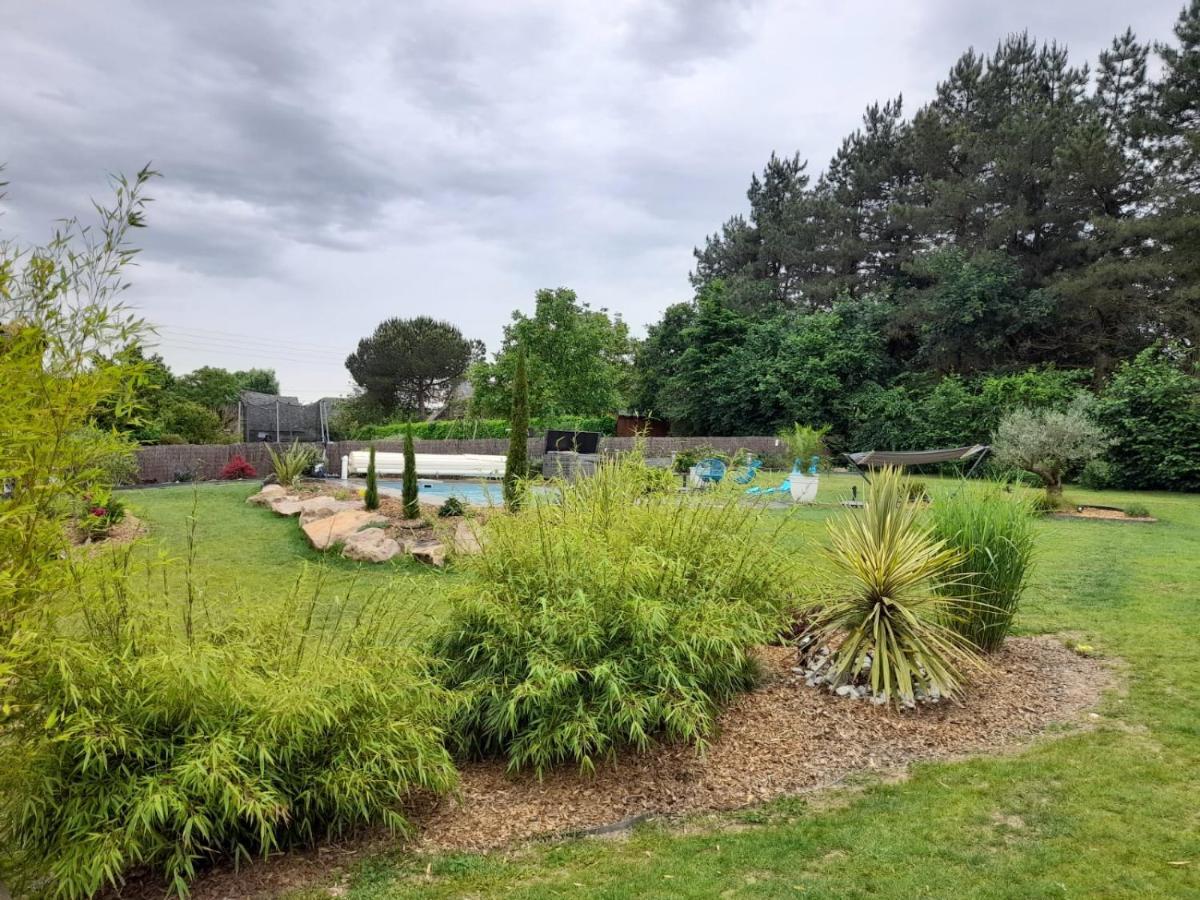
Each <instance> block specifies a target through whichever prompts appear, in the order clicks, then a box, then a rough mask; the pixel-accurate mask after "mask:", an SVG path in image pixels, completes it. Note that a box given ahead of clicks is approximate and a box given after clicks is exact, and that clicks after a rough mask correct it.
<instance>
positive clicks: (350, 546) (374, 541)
mask: <svg viewBox="0 0 1200 900" xmlns="http://www.w3.org/2000/svg"><path fill="white" fill-rule="evenodd" d="M402 552H404V548H402V547H401V546H400V544H398V543H397V542H396V541H394V540H393V539H392V538H390V537H388V535H387V532H385V531H384V530H383V529H382V528H364V529H363V530H362V531H356V532H355V533H354V534H352V535H350V536H349V537H348V538H346V542H345V544H344V545H343V546H342V556H344V557H346V559H355V560H358V561H359V562H372V563H382V562H387V561H388V560H389V559H393V558H394V557H397V556H399V555H400V554H401V553H402Z"/></svg>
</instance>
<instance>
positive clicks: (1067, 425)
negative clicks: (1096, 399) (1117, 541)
mask: <svg viewBox="0 0 1200 900" xmlns="http://www.w3.org/2000/svg"><path fill="white" fill-rule="evenodd" d="M1091 402H1092V400H1091V397H1090V396H1089V395H1087V394H1083V393H1081V394H1079V395H1078V396H1077V397H1076V398H1075V400H1074V401H1073V402H1072V403H1071V405H1070V406H1069V407H1068V408H1067V409H1066V410H1063V411H1058V410H1032V409H1029V408H1027V407H1020V408H1018V409H1014V410H1012V411H1011V412H1008V413H1006V414H1005V415H1004V417H1003V418H1002V419H1001V420H1000V425H999V426H998V427H997V428H996V433H995V435H994V436H993V438H992V452H993V453H994V454H995V455H996V459H997V461H999V462H1001V463H1006V464H1008V465H1012V466H1016V467H1017V468H1019V469H1023V470H1024V471H1026V472H1032V473H1033V474H1034V475H1036V476H1038V478H1040V479H1042V484H1043V485H1044V486H1045V488H1046V492H1047V493H1049V494H1055V495H1057V494H1061V493H1062V483H1063V477H1064V476H1065V475H1066V473H1067V472H1069V471H1070V470H1071V469H1072V468H1074V467H1076V466H1081V465H1083V464H1084V463H1086V462H1087V461H1088V460H1090V459H1094V458H1095V457H1097V456H1099V455H1100V454H1101V453H1102V452H1104V448H1105V447H1107V446H1108V439H1107V438H1106V437H1105V434H1104V431H1103V429H1101V427H1100V426H1099V425H1097V424H1096V423H1095V422H1094V421H1093V420H1092V419H1091V417H1090V416H1089V415H1088V407H1089V405H1090V403H1091Z"/></svg>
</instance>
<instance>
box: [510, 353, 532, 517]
mask: <svg viewBox="0 0 1200 900" xmlns="http://www.w3.org/2000/svg"><path fill="white" fill-rule="evenodd" d="M508 424H509V437H508V459H507V460H505V464H504V505H505V506H506V507H508V508H509V509H510V510H516V509H517V508H518V507H519V506H520V505H521V480H522V479H523V478H525V477H526V476H527V475H528V474H529V447H528V445H527V443H526V440H525V439H526V437H527V435H528V434H529V382H528V380H527V378H526V375H525V351H524V350H519V351H518V352H517V368H516V372H515V373H514V374H513V386H512V414H511V415H510V416H509V423H508Z"/></svg>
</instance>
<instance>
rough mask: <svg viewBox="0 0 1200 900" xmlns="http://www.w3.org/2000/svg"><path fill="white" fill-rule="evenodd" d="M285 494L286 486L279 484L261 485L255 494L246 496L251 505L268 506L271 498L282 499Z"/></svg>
mask: <svg viewBox="0 0 1200 900" xmlns="http://www.w3.org/2000/svg"><path fill="white" fill-rule="evenodd" d="M286 496H287V488H285V487H284V486H283V485H280V484H267V485H263V489H262V490H261V491H259V492H258V493H257V494H254V495H252V496H250V497H247V498H246V502H247V503H249V504H251V505H252V506H269V505H270V504H271V502H272V501H273V500H282V499H283V498H284V497H286Z"/></svg>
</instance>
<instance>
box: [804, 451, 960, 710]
mask: <svg viewBox="0 0 1200 900" xmlns="http://www.w3.org/2000/svg"><path fill="white" fill-rule="evenodd" d="M908 497H909V485H908V479H906V478H905V477H904V476H903V475H902V474H901V473H900V472H899V470H897V469H892V468H884V469H880V470H879V471H878V472H876V473H875V475H874V476H873V477H872V479H871V483H870V485H869V486H868V488H867V496H866V505H865V508H864V509H862V510H847V511H846V512H844V513H843V514H842V515H841V516H840V517H839V518H837V519H835V520H832V521H831V522H830V523H829V525H828V529H829V538H830V546H829V549H828V551H827V554H828V557H829V560H830V562H831V563H832V565H833V571H834V581H833V582H832V584H831V585H830V586H829V589H828V590H827V592H826V596H824V597H822V598H821V599H820V600H819V601H817V603H816V604H815V605H814V606H813V608H812V609H811V610H810V611H809V612H808V613H807V619H808V622H809V632H808V635H809V637H811V638H813V639H814V640H815V643H816V645H818V646H828V647H832V648H834V649H833V653H832V660H831V663H830V671H829V673H828V674H827V675H826V676H825V680H826V681H827V683H828V684H830V686H832V687H839V686H841V685H844V684H849V685H864V686H868V687H869V690H870V692H871V693H872V694H873V695H874V696H875V697H876V698H877V699H880V700H883V701H888V702H902V703H905V704H910V703H912V702H914V701H915V700H917V699H920V698H922V697H928V698H936V697H939V696H950V695H954V694H957V693H958V692H959V691H960V689H961V686H962V682H963V678H964V673H965V672H966V670H967V669H969V668H971V667H972V666H976V665H978V657H977V655H976V653H975V650H974V648H973V647H972V645H971V644H970V642H969V641H967V640H966V638H964V637H962V635H960V634H959V633H958V632H957V631H955V630H954V629H953V628H952V627H951V622H952V621H953V620H954V618H955V616H956V615H957V609H958V606H959V600H958V599H957V597H956V595H955V593H954V586H955V580H954V572H955V568H956V567H957V566H958V565H959V564H960V562H961V559H962V557H961V554H960V553H959V551H958V550H956V549H955V548H953V547H951V546H949V545H948V544H947V543H946V542H945V541H943V540H939V539H937V538H935V537H934V536H933V535H932V534H931V533H930V529H929V527H928V526H927V525H925V524H923V523H922V521H921V520H920V516H921V515H922V510H921V508H920V507H919V506H916V505H914V504H911V503H909V502H908Z"/></svg>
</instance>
